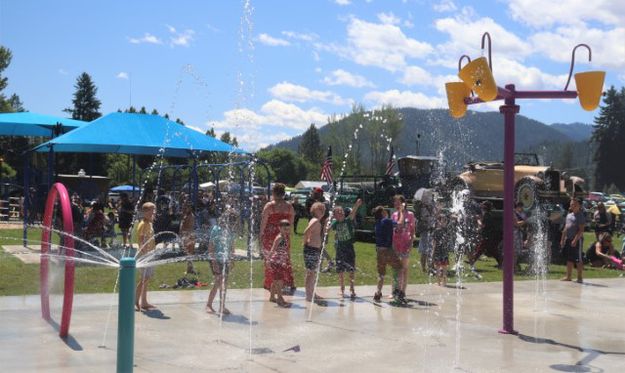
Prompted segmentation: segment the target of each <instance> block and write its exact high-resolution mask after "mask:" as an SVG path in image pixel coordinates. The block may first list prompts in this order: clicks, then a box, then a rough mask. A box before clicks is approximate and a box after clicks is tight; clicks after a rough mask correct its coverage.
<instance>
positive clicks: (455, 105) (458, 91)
mask: <svg viewBox="0 0 625 373" xmlns="http://www.w3.org/2000/svg"><path fill="white" fill-rule="evenodd" d="M445 90H446V91H447V104H448V105H449V113H450V114H451V116H452V117H454V118H462V117H463V116H464V114H465V113H466V112H467V104H466V103H465V102H464V99H465V98H466V97H469V94H471V90H470V89H469V87H467V85H466V84H464V83H463V82H451V83H445Z"/></svg>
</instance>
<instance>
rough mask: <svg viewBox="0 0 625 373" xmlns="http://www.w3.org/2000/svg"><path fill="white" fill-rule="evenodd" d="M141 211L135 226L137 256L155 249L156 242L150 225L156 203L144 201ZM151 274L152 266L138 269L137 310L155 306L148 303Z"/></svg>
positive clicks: (149, 308) (152, 220)
mask: <svg viewBox="0 0 625 373" xmlns="http://www.w3.org/2000/svg"><path fill="white" fill-rule="evenodd" d="M141 211H142V212H143V220H141V222H139V225H138V226H137V238H138V242H137V244H139V248H138V252H137V258H140V257H142V256H144V255H146V254H149V253H150V252H152V251H154V250H155V249H156V242H155V241H154V228H153V227H152V223H153V222H154V213H155V211H156V205H154V204H153V203H152V202H146V203H144V204H143V206H141ZM153 276H154V267H153V266H149V267H143V268H141V269H140V275H139V283H138V284H137V289H136V291H135V308H136V310H137V311H141V310H151V309H154V308H156V307H154V306H153V305H151V304H150V303H148V284H149V282H150V279H151V278H152V277H153Z"/></svg>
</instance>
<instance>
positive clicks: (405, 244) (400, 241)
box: [391, 194, 416, 301]
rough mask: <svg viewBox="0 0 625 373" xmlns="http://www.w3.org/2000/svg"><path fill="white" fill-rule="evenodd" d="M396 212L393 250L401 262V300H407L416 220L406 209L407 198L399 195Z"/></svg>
mask: <svg viewBox="0 0 625 373" xmlns="http://www.w3.org/2000/svg"><path fill="white" fill-rule="evenodd" d="M393 207H394V208H395V211H394V212H393V215H391V219H393V223H394V226H395V229H394V230H393V249H394V250H395V252H396V253H397V257H398V258H399V260H400V262H401V270H400V271H399V294H397V297H398V298H399V300H401V301H404V299H405V298H406V287H407V285H408V266H409V265H410V251H411V250H412V243H413V242H414V235H415V226H416V220H415V217H414V214H413V213H412V212H411V211H408V210H407V209H406V198H404V196H403V195H401V194H397V195H395V196H394V197H393Z"/></svg>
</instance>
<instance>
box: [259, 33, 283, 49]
mask: <svg viewBox="0 0 625 373" xmlns="http://www.w3.org/2000/svg"><path fill="white" fill-rule="evenodd" d="M258 41H259V42H261V43H262V44H265V45H268V46H270V47H286V46H289V45H291V43H289V41H288V40H284V39H278V38H274V37H272V36H269V35H267V34H260V35H258Z"/></svg>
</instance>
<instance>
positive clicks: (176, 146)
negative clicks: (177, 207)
mask: <svg viewBox="0 0 625 373" xmlns="http://www.w3.org/2000/svg"><path fill="white" fill-rule="evenodd" d="M50 148H52V149H53V150H54V152H55V153H121V154H137V155H157V154H160V155H162V156H166V157H181V158H186V157H191V156H194V155H196V154H198V153H202V152H225V153H237V154H247V153H246V152H245V151H243V150H241V149H237V148H235V147H233V146H232V145H229V144H226V143H225V142H223V141H219V140H217V139H215V138H213V137H210V136H207V135H204V134H202V133H200V132H198V131H195V130H193V129H190V128H188V127H185V126H183V125H181V124H178V123H176V122H172V121H170V120H168V119H166V118H163V117H161V116H159V115H148V114H135V113H111V114H108V115H106V116H103V117H101V118H98V119H96V120H94V121H92V122H89V124H88V125H85V126H84V127H81V128H78V129H76V130H74V131H71V132H69V133H66V134H64V135H62V136H59V137H57V138H55V139H53V140H50V141H48V142H46V143H43V144H41V145H39V146H38V147H36V148H35V151H37V152H47V151H49V150H50Z"/></svg>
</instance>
